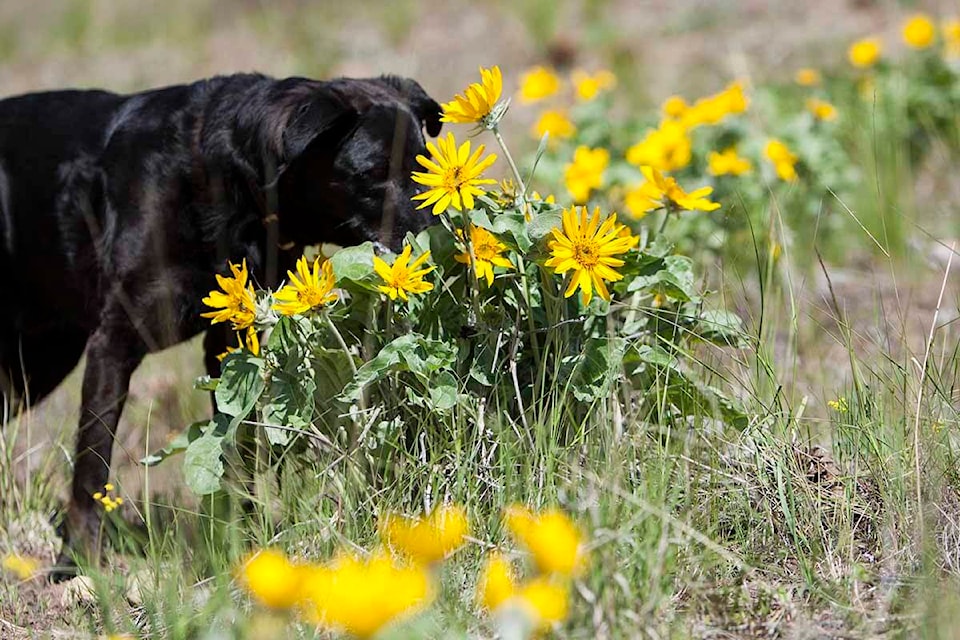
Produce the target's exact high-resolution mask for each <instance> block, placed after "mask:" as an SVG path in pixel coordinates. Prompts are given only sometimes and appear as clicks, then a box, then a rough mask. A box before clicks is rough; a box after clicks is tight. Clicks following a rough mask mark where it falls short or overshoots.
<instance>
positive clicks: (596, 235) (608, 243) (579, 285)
mask: <svg viewBox="0 0 960 640" xmlns="http://www.w3.org/2000/svg"><path fill="white" fill-rule="evenodd" d="M623 230H624V226H623V225H621V224H617V214H615V213H614V214H611V215H610V217H609V218H607V219H606V220H604V221H603V224H601V223H600V207H596V208H595V209H594V210H593V215H592V216H590V217H589V219H588V217H587V208H586V207H571V208H569V209H565V210H564V211H563V228H562V229H560V228H554V229H553V240H551V241H550V242H549V243H548V245H547V246H548V248H549V249H550V256H551V257H550V259H549V260H547V261H546V262H545V263H544V264H545V266H547V267H551V268H553V270H554V271H555V272H556V273H557V274H559V275H562V274H564V273H566V272H567V271H572V272H573V275H572V276H571V277H570V283H569V284H568V285H567V289H566V291H565V292H564V294H563V295H564V297H566V298H569V297H570V296H572V295H573V294H574V293H575V292H576V290H577V289H580V292H581V295H582V298H583V303H584V304H589V302H590V299H591V298H592V297H593V290H594V289H596V291H597V295H599V296H600V297H601V298H603V299H604V300H610V292H609V291H608V290H607V286H606V284H604V280H607V281H610V282H616V281H617V280H621V279H622V278H623V276H622V275H621V274H619V273H617V272H616V271H615V270H614V269H615V268H616V267H622V266H623V265H624V262H623V260H620V259H619V258H617V257H616V256H618V255H620V254H623V253H626V252H627V251H629V250H630V249H632V248H634V247H635V246H637V244H638V242H639V238H637V237H636V236H633V235H631V234H629V233H627V234H625V235H624V234H623V233H622V231H623Z"/></svg>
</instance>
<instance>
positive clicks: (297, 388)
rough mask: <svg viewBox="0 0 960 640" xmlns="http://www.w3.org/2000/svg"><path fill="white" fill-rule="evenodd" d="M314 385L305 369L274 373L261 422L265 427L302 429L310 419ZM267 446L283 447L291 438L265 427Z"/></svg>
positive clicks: (266, 394)
mask: <svg viewBox="0 0 960 640" xmlns="http://www.w3.org/2000/svg"><path fill="white" fill-rule="evenodd" d="M315 390H316V383H315V382H314V379H313V376H312V375H310V371H309V370H308V369H307V368H306V367H300V368H297V369H294V370H293V371H277V372H275V373H274V374H273V377H272V378H271V380H270V386H269V387H268V388H267V391H266V393H265V394H264V395H265V397H266V403H265V404H264V405H263V410H262V415H263V421H264V422H265V423H267V424H268V425H277V426H279V427H292V428H294V429H303V428H304V427H306V426H307V424H309V423H310V419H311V418H312V417H313V393H314V391H315ZM265 432H266V436H267V440H268V441H269V442H270V444H275V445H286V444H288V443H289V442H290V438H291V437H292V436H293V435H294V434H293V433H292V432H291V431H290V430H289V429H278V428H276V427H271V426H267V427H265Z"/></svg>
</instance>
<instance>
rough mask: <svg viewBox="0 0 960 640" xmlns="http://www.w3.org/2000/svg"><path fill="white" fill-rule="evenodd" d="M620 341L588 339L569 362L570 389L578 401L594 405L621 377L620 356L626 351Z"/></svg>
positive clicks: (625, 344)
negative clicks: (570, 368) (570, 366)
mask: <svg viewBox="0 0 960 640" xmlns="http://www.w3.org/2000/svg"><path fill="white" fill-rule="evenodd" d="M626 346H627V343H626V340H624V339H623V338H589V339H588V340H587V342H586V344H585V345H584V347H583V350H582V351H581V353H580V354H579V355H577V356H575V357H574V358H573V359H572V360H571V361H568V362H569V363H571V364H573V369H572V371H571V372H570V374H569V375H570V377H569V380H570V389H571V390H572V391H573V395H574V397H576V398H577V400H580V401H581V402H593V401H594V400H597V399H599V398H602V397H604V396H605V395H607V394H609V393H610V388H611V385H612V383H613V381H614V380H615V379H616V378H618V377H619V376H620V372H621V362H622V361H623V353H624V351H625V350H626Z"/></svg>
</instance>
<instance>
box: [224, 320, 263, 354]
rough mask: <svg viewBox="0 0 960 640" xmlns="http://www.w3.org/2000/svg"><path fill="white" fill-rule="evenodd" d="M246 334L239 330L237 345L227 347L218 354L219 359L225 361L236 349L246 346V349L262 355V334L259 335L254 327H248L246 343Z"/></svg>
mask: <svg viewBox="0 0 960 640" xmlns="http://www.w3.org/2000/svg"><path fill="white" fill-rule="evenodd" d="M243 336H244V334H243V333H242V332H240V331H238V332H237V346H235V347H229V346H228V347H227V350H226V351H224V352H223V353H221V354H220V355H218V356H217V360H219V361H221V362H223V359H224V358H226V357H227V356H228V355H230V354H231V353H233V352H234V351H239V350H241V349H243V348H244V347H246V349H247V350H248V351H249V352H250V353H252V354H253V355H255V356H258V355H260V336H258V335H257V330H256V329H255V328H254V327H247V330H246V343H244V337H243Z"/></svg>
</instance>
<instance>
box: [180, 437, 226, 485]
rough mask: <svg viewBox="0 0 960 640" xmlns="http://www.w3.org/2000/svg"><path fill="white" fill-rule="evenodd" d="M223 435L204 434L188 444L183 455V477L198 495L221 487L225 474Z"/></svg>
mask: <svg viewBox="0 0 960 640" xmlns="http://www.w3.org/2000/svg"><path fill="white" fill-rule="evenodd" d="M223 440H224V439H223V437H221V436H216V435H213V434H211V433H207V434H204V435H203V436H201V437H199V438H197V439H196V440H194V441H193V442H191V443H190V444H189V446H187V453H186V455H185V456H184V457H183V479H184V481H185V482H186V483H187V486H188V487H189V488H190V490H191V491H193V492H194V493H195V494H197V495H198V496H205V495H208V494H211V493H214V492H215V491H218V490H219V489H220V478H221V477H222V476H223Z"/></svg>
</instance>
